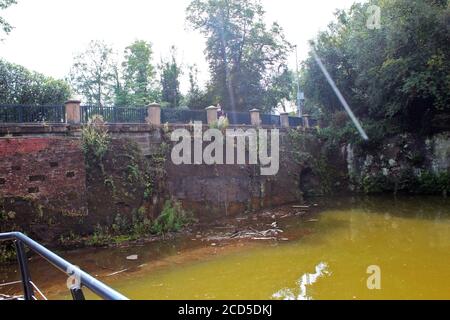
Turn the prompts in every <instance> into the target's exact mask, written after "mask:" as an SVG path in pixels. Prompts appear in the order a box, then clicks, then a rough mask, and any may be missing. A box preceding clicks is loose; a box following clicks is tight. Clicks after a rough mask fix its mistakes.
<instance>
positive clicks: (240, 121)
mask: <svg viewBox="0 0 450 320" xmlns="http://www.w3.org/2000/svg"><path fill="white" fill-rule="evenodd" d="M65 111H66V110H65V106H30V105H0V123H50V124H54V123H66V118H65V117H66V112H65ZM80 113H81V123H87V122H88V121H89V120H90V119H92V118H93V117H95V116H101V117H102V118H103V120H104V121H105V122H107V123H146V122H147V118H148V108H146V107H98V106H81V109H80ZM224 114H225V115H226V116H227V118H228V120H229V122H230V124H231V125H251V116H250V113H249V112H227V111H226V112H224ZM260 117H261V123H262V125H265V126H272V127H280V126H281V118H280V116H278V115H271V114H261V115H260ZM191 122H202V123H207V122H208V121H207V112H206V111H205V110H188V109H170V108H163V109H162V110H161V123H169V124H188V123H191ZM304 124H305V123H304V121H303V119H302V118H298V117H289V125H290V127H299V126H303V125H304ZM309 125H310V127H315V126H316V125H317V121H316V120H314V119H311V118H310V119H309Z"/></svg>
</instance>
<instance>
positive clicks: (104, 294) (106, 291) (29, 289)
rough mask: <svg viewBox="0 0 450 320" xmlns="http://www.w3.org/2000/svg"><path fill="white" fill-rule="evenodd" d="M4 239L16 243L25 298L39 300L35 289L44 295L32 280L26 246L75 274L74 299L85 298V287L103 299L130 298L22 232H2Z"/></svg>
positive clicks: (70, 273) (63, 270)
mask: <svg viewBox="0 0 450 320" xmlns="http://www.w3.org/2000/svg"><path fill="white" fill-rule="evenodd" d="M2 241H13V242H14V244H15V247H16V253H17V260H18V263H19V270H20V274H21V277H22V286H23V294H24V299H25V300H37V298H36V295H35V292H34V291H35V290H36V291H38V293H40V294H41V295H42V293H41V292H40V291H39V289H38V288H37V286H36V285H35V284H34V283H33V282H32V280H31V275H30V272H29V269H28V260H27V257H26V252H25V246H26V247H28V248H29V249H30V250H32V251H34V252H35V253H37V254H38V255H40V256H41V257H42V258H44V259H45V260H47V261H48V262H49V263H50V264H52V265H53V266H54V267H56V268H57V269H59V270H60V271H62V272H64V273H66V274H67V275H68V276H75V277H77V278H78V281H79V283H78V285H77V286H73V287H71V288H70V292H71V294H72V298H73V299H74V300H84V294H83V291H82V289H83V287H86V288H88V289H89V290H91V291H92V292H93V293H95V294H96V295H98V296H99V297H100V298H102V299H106V300H128V299H127V298H126V297H125V296H123V295H122V294H120V293H118V292H117V291H115V290H113V289H111V288H110V287H108V286H107V285H105V284H104V283H102V282H100V281H99V280H97V279H95V278H94V277H92V276H91V275H89V274H87V273H86V272H84V271H82V270H80V269H78V268H77V267H76V266H74V265H72V264H70V263H69V262H67V261H66V260H64V259H63V258H61V257H59V256H58V255H56V254H55V253H53V252H51V251H50V250H48V249H47V248H45V247H43V246H42V245H40V244H39V243H37V242H36V241H33V240H32V239H30V238H28V237H27V236H25V235H24V234H22V233H20V232H11V233H2V234H0V242H2Z"/></svg>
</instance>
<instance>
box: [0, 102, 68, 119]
mask: <svg viewBox="0 0 450 320" xmlns="http://www.w3.org/2000/svg"><path fill="white" fill-rule="evenodd" d="M65 116H66V113H65V109H64V106H63V105H56V106H55V105H52V106H35V105H33V106H31V105H0V123H43V122H45V123H64V122H66V119H65Z"/></svg>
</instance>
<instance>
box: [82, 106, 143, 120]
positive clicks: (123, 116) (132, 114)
mask: <svg viewBox="0 0 450 320" xmlns="http://www.w3.org/2000/svg"><path fill="white" fill-rule="evenodd" d="M96 115H98V116H102V117H103V120H104V121H106V122H109V123H145V119H146V118H147V108H137V107H136V108H123V107H95V106H81V121H82V122H84V123H86V122H88V121H89V119H91V118H92V117H93V116H96Z"/></svg>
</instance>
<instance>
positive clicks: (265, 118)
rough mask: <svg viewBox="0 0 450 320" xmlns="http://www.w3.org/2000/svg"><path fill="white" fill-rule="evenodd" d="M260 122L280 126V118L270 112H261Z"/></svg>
mask: <svg viewBox="0 0 450 320" xmlns="http://www.w3.org/2000/svg"><path fill="white" fill-rule="evenodd" d="M261 123H262V124H263V125H265V126H276V127H280V126H281V118H280V116H277V115H271V114H262V115H261Z"/></svg>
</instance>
